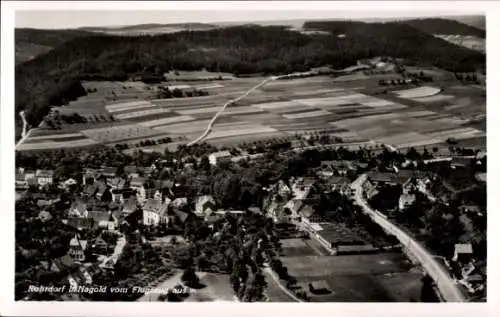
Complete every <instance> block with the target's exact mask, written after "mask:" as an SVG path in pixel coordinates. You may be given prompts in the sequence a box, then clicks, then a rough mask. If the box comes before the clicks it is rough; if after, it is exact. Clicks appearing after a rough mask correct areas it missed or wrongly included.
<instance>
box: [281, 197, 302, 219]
mask: <svg viewBox="0 0 500 317" xmlns="http://www.w3.org/2000/svg"><path fill="white" fill-rule="evenodd" d="M302 207H303V202H302V200H299V199H291V200H289V201H288V202H287V203H286V204H285V206H284V207H283V211H284V212H285V214H286V215H287V216H288V217H290V220H299V218H300V215H299V211H300V209H301V208H302Z"/></svg>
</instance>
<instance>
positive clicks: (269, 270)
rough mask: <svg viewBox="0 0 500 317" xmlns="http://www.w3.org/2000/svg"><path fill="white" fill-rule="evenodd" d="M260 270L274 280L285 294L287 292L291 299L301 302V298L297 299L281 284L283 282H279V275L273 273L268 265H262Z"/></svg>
mask: <svg viewBox="0 0 500 317" xmlns="http://www.w3.org/2000/svg"><path fill="white" fill-rule="evenodd" d="M262 271H263V273H264V274H265V275H266V276H268V277H270V278H271V279H272V280H273V281H274V283H276V284H278V286H279V288H281V290H282V291H283V292H284V293H285V294H287V295H288V296H289V297H290V298H291V299H293V300H294V301H296V302H303V300H301V299H299V298H298V297H297V296H295V295H294V294H293V293H292V292H291V291H290V290H289V289H287V288H286V287H285V286H283V284H281V282H280V280H279V277H278V276H276V273H274V272H273V270H271V268H270V267H269V266H266V267H264V269H263V270H262Z"/></svg>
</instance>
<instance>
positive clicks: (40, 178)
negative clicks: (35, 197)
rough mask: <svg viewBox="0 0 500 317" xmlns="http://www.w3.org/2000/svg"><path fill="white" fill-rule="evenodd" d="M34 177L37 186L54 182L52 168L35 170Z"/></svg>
mask: <svg viewBox="0 0 500 317" xmlns="http://www.w3.org/2000/svg"><path fill="white" fill-rule="evenodd" d="M35 177H36V179H37V182H38V185H39V186H45V185H50V184H52V183H53V182H54V171H53V170H37V171H36V174H35Z"/></svg>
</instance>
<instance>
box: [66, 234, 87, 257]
mask: <svg viewBox="0 0 500 317" xmlns="http://www.w3.org/2000/svg"><path fill="white" fill-rule="evenodd" d="M86 250H87V240H82V239H80V237H79V236H78V234H76V235H75V236H74V237H73V238H72V239H71V241H70V242H69V251H68V255H69V256H70V257H71V258H72V259H73V260H74V261H78V262H82V261H84V260H85V251H86Z"/></svg>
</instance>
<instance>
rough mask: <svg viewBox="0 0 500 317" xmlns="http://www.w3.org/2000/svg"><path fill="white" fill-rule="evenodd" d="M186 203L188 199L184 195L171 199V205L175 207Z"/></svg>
mask: <svg viewBox="0 0 500 317" xmlns="http://www.w3.org/2000/svg"><path fill="white" fill-rule="evenodd" d="M187 203H188V200H187V198H186V197H179V198H176V199H174V200H173V201H172V205H173V206H174V207H177V208H180V207H182V206H184V205H187Z"/></svg>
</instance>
